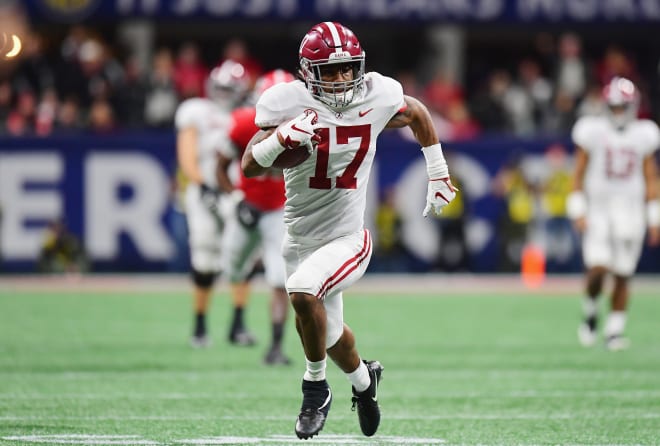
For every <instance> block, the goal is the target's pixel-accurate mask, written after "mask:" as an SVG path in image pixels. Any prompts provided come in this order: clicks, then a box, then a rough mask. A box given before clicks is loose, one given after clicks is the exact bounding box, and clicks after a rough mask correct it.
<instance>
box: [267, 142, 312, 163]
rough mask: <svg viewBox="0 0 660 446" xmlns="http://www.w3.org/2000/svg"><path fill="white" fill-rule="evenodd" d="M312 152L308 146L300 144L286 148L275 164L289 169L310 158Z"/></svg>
mask: <svg viewBox="0 0 660 446" xmlns="http://www.w3.org/2000/svg"><path fill="white" fill-rule="evenodd" d="M309 156H310V153H309V150H308V148H307V146H298V147H296V148H295V149H286V150H285V151H284V152H282V153H280V154H279V156H278V157H277V158H275V161H274V162H273V166H274V167H277V168H278V169H288V168H290V167H295V166H297V165H299V164H302V163H303V162H304V161H305V160H306V159H307V158H309Z"/></svg>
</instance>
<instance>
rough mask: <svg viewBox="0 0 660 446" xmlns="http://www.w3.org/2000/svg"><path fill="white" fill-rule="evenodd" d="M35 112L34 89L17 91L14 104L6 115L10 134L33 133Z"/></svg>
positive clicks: (22, 134)
mask: <svg viewBox="0 0 660 446" xmlns="http://www.w3.org/2000/svg"><path fill="white" fill-rule="evenodd" d="M36 114H37V98H36V96H35V93H34V91H32V90H30V89H23V90H22V91H20V92H18V95H17V99H16V106H15V107H14V108H13V109H12V111H11V112H9V116H7V124H6V125H7V132H8V133H9V134H11V135H12V136H24V135H33V134H34V131H35V118H36Z"/></svg>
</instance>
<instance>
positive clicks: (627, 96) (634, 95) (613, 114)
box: [603, 77, 639, 128]
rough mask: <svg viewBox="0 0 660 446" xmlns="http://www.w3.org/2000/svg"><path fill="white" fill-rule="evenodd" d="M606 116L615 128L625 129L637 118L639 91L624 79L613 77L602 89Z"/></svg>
mask: <svg viewBox="0 0 660 446" xmlns="http://www.w3.org/2000/svg"><path fill="white" fill-rule="evenodd" d="M603 100H604V101H605V104H606V105H607V114H608V116H609V118H610V119H611V120H612V123H613V124H614V125H615V126H616V127H617V128H622V127H625V126H626V125H627V124H628V123H630V122H631V121H633V120H635V119H636V118H637V111H638V110H639V91H638V90H637V88H636V87H635V84H633V83H632V82H631V81H630V80H628V79H626V78H625V77H615V78H613V79H612V80H611V81H610V83H609V84H607V85H606V86H605V88H603Z"/></svg>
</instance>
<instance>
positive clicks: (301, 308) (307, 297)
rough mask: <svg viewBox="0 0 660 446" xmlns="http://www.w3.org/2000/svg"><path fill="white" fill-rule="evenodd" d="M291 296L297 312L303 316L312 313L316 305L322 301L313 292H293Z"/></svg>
mask: <svg viewBox="0 0 660 446" xmlns="http://www.w3.org/2000/svg"><path fill="white" fill-rule="evenodd" d="M289 296H290V299H291V305H293V309H294V310H296V314H298V315H301V316H304V315H307V314H309V313H311V312H312V311H313V310H314V308H315V307H316V306H318V305H320V301H319V300H318V299H317V298H316V296H314V295H313V294H308V293H302V292H293V293H290V295H289Z"/></svg>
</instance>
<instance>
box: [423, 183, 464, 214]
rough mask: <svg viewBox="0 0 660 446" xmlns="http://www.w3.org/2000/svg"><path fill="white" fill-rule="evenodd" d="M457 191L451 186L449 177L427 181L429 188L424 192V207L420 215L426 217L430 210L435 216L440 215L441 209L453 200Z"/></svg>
mask: <svg viewBox="0 0 660 446" xmlns="http://www.w3.org/2000/svg"><path fill="white" fill-rule="evenodd" d="M457 191H458V189H456V188H455V187H454V185H453V184H451V180H450V179H449V177H445V178H438V179H437V180H429V186H428V189H427V192H426V207H425V208H424V212H422V215H423V216H424V217H426V216H428V215H429V212H431V210H433V213H435V214H436V215H440V213H441V212H442V208H443V207H445V206H447V205H448V204H449V203H450V202H451V200H453V199H454V197H455V196H456V192H457Z"/></svg>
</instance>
